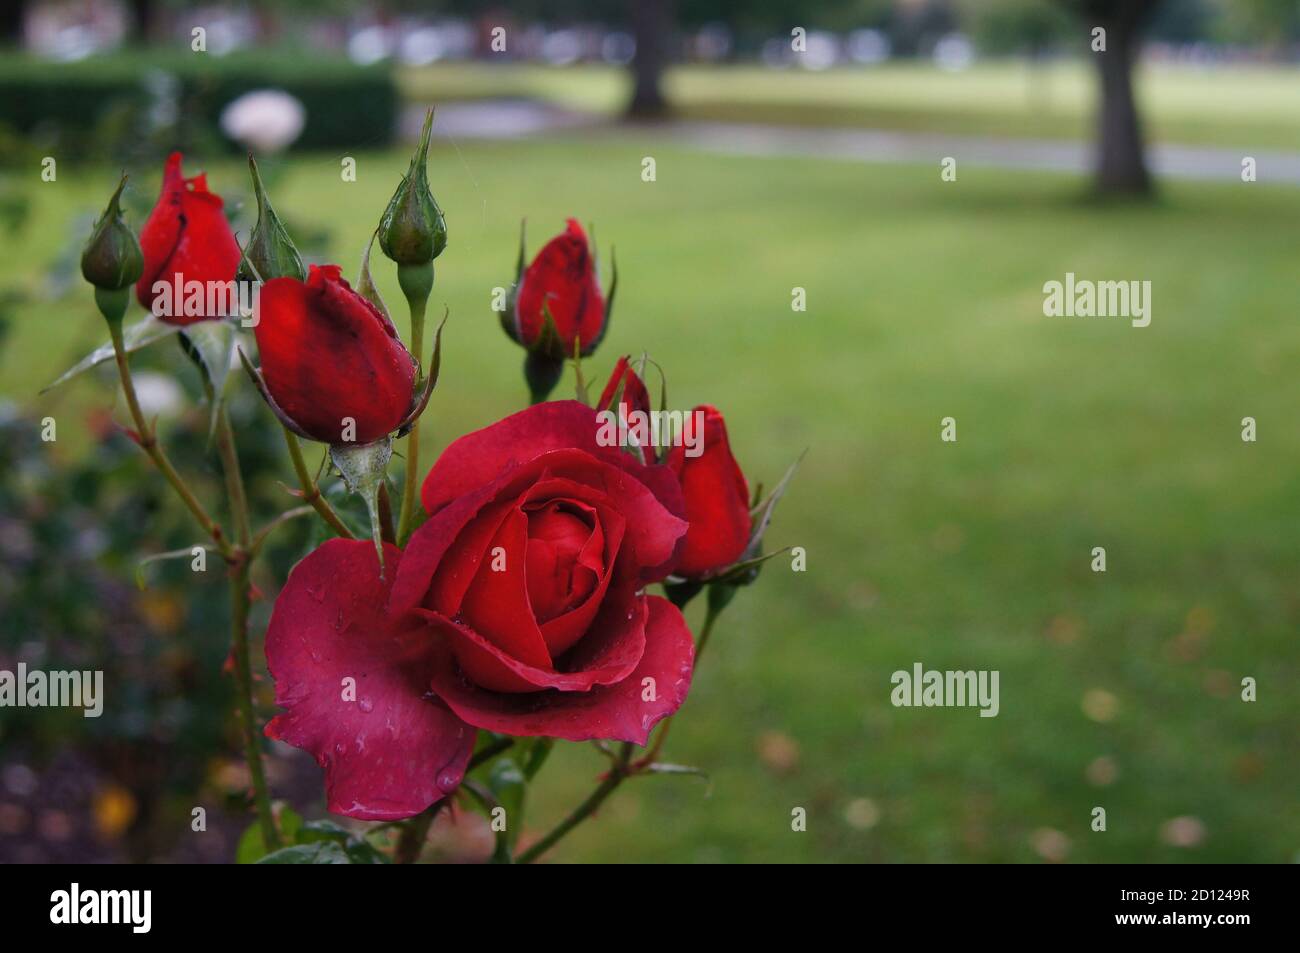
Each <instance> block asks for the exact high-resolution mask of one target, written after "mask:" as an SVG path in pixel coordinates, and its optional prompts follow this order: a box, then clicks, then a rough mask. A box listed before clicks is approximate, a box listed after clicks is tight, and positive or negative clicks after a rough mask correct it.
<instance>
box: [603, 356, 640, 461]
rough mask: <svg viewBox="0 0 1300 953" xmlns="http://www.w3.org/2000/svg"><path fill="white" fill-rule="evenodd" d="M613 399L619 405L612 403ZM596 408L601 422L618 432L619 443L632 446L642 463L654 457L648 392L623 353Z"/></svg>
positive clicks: (629, 447) (630, 447)
mask: <svg viewBox="0 0 1300 953" xmlns="http://www.w3.org/2000/svg"><path fill="white" fill-rule="evenodd" d="M615 400H617V401H618V406H617V407H615V406H614V402H615ZM596 412H597V417H598V419H600V420H601V422H602V425H605V426H607V427H610V426H612V428H613V429H614V430H615V431H616V433H618V434H620V435H621V438H620V439H619V440H618V443H619V446H621V447H625V448H627V449H629V450H634V451H635V452H636V454H637V456H638V458H639V459H640V460H641V461H642V462H645V463H653V462H654V460H655V451H654V442H653V441H652V440H651V439H650V438H651V429H650V419H651V418H650V414H651V411H650V394H649V392H648V391H647V390H646V387H645V383H644V382H643V381H642V380H641V378H640V377H638V376H637V373H636V371H634V370H632V367H631V365H630V364H628V361H627V358H626V357H620V358H619V359H618V363H617V364H615V365H614V373H613V374H611V375H610V376H609V383H608V384H606V385H605V389H604V390H603V391H602V392H601V394H600V400H598V401H596Z"/></svg>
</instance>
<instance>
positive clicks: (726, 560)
mask: <svg viewBox="0 0 1300 953" xmlns="http://www.w3.org/2000/svg"><path fill="white" fill-rule="evenodd" d="M701 415H702V417H703V433H702V434H701V432H700V420H701ZM682 437H683V439H682V440H681V441H680V442H679V443H678V444H677V445H675V446H673V447H672V449H671V450H669V451H668V456H667V458H666V459H665V460H664V462H665V463H666V464H667V465H668V467H669V468H670V469H671V470H672V471H673V472H674V473H676V474H677V479H678V480H680V481H681V485H682V495H683V496H684V497H685V498H686V519H687V521H688V522H689V523H690V529H689V530H687V532H686V544H685V546H684V547H683V549H682V552H681V554H680V555H679V558H678V561H677V566H676V568H675V569H674V573H675V574H676V575H678V576H683V577H685V578H688V579H689V578H695V577H699V576H705V575H709V574H711V573H714V572H716V571H717V570H719V569H725V568H726V567H727V566H730V565H731V564H732V563H734V562H735V561H736V560H738V559H739V558H740V556H741V554H742V553H743V552H744V551H745V546H746V544H747V543H748V542H749V533H750V528H751V527H750V518H749V485H748V484H747V483H746V482H745V475H744V474H743V473H741V471H740V466H739V465H738V464H737V463H736V460H735V458H734V457H733V456H732V455H731V447H730V446H729V445H728V443H727V424H726V422H725V421H724V420H723V419H722V414H721V413H719V412H718V410H717V408H715V407H710V406H709V405H708V404H704V405H702V406H700V407H696V408H695V410H694V411H693V412H692V413H691V415H690V417H689V418H688V421H687V424H686V428H685V433H684V434H683V435H682Z"/></svg>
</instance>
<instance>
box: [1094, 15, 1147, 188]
mask: <svg viewBox="0 0 1300 953" xmlns="http://www.w3.org/2000/svg"><path fill="white" fill-rule="evenodd" d="M1151 6H1153V4H1146V3H1142V2H1137V0H1132V2H1129V3H1122V4H1117V5H1116V7H1117V9H1115V10H1114V11H1113V13H1112V14H1111V15H1110V16H1106V17H1101V18H1099V19H1098V20H1097V21H1096V22H1095V23H1094V24H1093V25H1094V26H1100V27H1104V28H1105V30H1106V49H1105V51H1104V52H1102V51H1095V52H1093V53H1092V54H1091V55H1092V56H1094V57H1096V59H1097V69H1098V71H1099V73H1098V75H1099V78H1100V80H1101V100H1100V108H1099V112H1098V130H1097V133H1098V135H1097V181H1096V184H1097V190H1098V191H1099V192H1102V193H1105V194H1109V195H1119V194H1123V195H1146V194H1148V193H1149V192H1150V191H1151V176H1150V174H1149V173H1148V171H1147V164H1146V155H1145V149H1144V145H1143V141H1142V124H1141V122H1140V121H1139V120H1138V114H1137V105H1136V103H1135V102H1134V99H1133V64H1134V62H1135V61H1136V60H1137V55H1138V51H1139V49H1140V48H1141V45H1142V22H1143V20H1144V19H1145V16H1146V13H1147V12H1148V10H1149V9H1150V7H1151Z"/></svg>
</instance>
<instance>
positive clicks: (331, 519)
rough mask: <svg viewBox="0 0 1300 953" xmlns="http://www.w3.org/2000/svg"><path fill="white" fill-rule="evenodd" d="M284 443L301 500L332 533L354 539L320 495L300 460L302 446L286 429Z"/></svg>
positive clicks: (318, 487) (305, 462)
mask: <svg viewBox="0 0 1300 953" xmlns="http://www.w3.org/2000/svg"><path fill="white" fill-rule="evenodd" d="M284 442H285V443H286V444H288V446H289V457H290V459H292V460H293V470H294V473H296V474H297V475H298V485H299V486H300V487H302V499H303V502H305V503H307V504H308V505H309V506H311V508H312V509H314V510H315V511H316V512H317V513H319V514H320V518H321V519H323V520H324V521H325V522H326V523H327V524H328V525H329V527H330V529H332V530H334V532H336V533H338V534H339V535H340V536H342V537H343V538H344V539H356V537H355V536H354V535H353V533H352V530H350V529H348V527H347V524H346V523H344V522H343V520H341V519H339V515H338V514H337V513H335V512H334V507H332V506H330V504H329V501H328V500H326V499H325V497H324V496H322V495H321V491H320V486H319V485H317V483H316V481H315V480H314V479H313V478H312V475H311V473H310V471H308V469H307V461H305V460H304V459H303V458H302V444H300V443H299V442H298V437H297V436H296V435H295V434H294V432H293V431H292V430H290V429H289V428H288V427H285V428H284Z"/></svg>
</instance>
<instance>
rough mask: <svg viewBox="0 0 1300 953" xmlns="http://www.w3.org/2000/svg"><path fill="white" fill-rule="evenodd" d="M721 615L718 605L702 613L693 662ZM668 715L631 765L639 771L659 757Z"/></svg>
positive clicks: (670, 721) (670, 719) (666, 734)
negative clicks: (647, 747)
mask: <svg viewBox="0 0 1300 953" xmlns="http://www.w3.org/2000/svg"><path fill="white" fill-rule="evenodd" d="M720 615H722V608H721V607H720V606H714V605H712V604H710V605H709V607H708V609H707V610H705V614H704V625H703V626H702V627H701V628H700V640H699V641H698V642H696V643H695V662H696V663H698V662H699V660H700V653H701V652H703V651H704V646H705V644H706V643H707V642H708V641H709V636H710V635H711V634H712V633H713V624H714V623H715V622H717V621H718V616H720ZM674 717H675V716H673V715H669V716H668V717H667V718H665V719H664V721H663V724H662V725H660V726H659V734H658V735H656V736H655V743H654V744H653V745H651V746H650V750H649V751H648V752H646V756H645V757H644V758H642V759H641V760H639V761H638V762H637V763H636V764H634V765H633V768H635V769H636V770H638V771H640V770H641V769H643V768H645V767H647V766H648V765H651V764H654V762H655V759H656V758H658V757H659V752H660V751H661V750H662V749H663V746H664V741H665V740H666V739H667V738H668V729H669V727H671V726H672V723H673V718H674Z"/></svg>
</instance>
